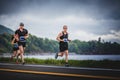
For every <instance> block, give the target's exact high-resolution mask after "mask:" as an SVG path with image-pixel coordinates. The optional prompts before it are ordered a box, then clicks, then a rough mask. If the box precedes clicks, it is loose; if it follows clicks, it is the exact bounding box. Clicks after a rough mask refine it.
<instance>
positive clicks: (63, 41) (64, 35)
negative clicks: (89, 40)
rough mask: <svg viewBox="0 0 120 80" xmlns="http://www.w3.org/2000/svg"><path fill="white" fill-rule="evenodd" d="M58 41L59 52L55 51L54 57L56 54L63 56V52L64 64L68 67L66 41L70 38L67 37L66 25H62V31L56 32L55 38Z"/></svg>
mask: <svg viewBox="0 0 120 80" xmlns="http://www.w3.org/2000/svg"><path fill="white" fill-rule="evenodd" d="M56 39H57V40H58V41H59V49H60V52H59V53H56V55H55V59H57V57H58V56H61V57H62V56H63V55H64V54H65V62H66V63H65V66H66V67H68V66H69V64H68V42H70V41H71V40H70V39H68V32H67V25H64V26H63V31H62V32H61V33H59V34H58V36H57V38H56Z"/></svg>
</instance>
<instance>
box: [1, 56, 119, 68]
mask: <svg viewBox="0 0 120 80" xmlns="http://www.w3.org/2000/svg"><path fill="white" fill-rule="evenodd" d="M25 61H26V63H27V64H41V65H57V66H64V64H65V60H55V59H46V60H43V59H36V58H25ZM0 62H10V63H13V62H15V59H14V60H13V61H12V62H11V61H10V58H3V57H2V58H0ZM69 64H70V66H74V67H93V68H111V69H120V61H112V60H100V61H96V60H69Z"/></svg>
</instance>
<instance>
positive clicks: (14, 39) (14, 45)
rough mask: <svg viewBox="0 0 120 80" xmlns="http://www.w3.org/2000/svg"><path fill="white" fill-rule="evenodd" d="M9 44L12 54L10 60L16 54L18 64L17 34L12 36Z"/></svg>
mask: <svg viewBox="0 0 120 80" xmlns="http://www.w3.org/2000/svg"><path fill="white" fill-rule="evenodd" d="M11 44H12V45H13V55H12V56H11V60H12V59H13V58H14V57H16V56H17V60H16V63H17V64H18V57H19V55H20V51H19V47H18V41H17V35H13V36H12V41H11Z"/></svg>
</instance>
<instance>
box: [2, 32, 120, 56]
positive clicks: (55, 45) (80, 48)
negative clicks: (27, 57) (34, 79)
mask: <svg viewBox="0 0 120 80" xmlns="http://www.w3.org/2000/svg"><path fill="white" fill-rule="evenodd" d="M11 37H12V35H11V34H8V33H3V34H0V53H10V52H12V45H11ZM58 51H59V42H58V41H56V40H51V39H48V38H40V37H36V36H34V35H31V34H29V38H28V39H27V45H26V51H25V52H26V53H34V54H36V53H56V52H58ZM69 52H73V53H76V54H84V55H88V54H89V55H96V54H97V55H104V54H105V55H107V54H108V55H109V54H116V55H117V54H120V44H119V43H117V42H102V41H101V39H100V38H98V40H91V41H80V40H73V41H71V42H70V43H69Z"/></svg>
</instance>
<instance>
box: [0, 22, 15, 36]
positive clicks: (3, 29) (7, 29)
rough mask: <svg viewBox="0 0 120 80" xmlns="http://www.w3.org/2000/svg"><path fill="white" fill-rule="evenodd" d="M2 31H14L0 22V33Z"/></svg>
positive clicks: (10, 32)
mask: <svg viewBox="0 0 120 80" xmlns="http://www.w3.org/2000/svg"><path fill="white" fill-rule="evenodd" d="M3 33H9V34H14V31H13V30H11V29H9V28H7V27H6V26H3V25H1V24H0V34H3Z"/></svg>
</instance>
